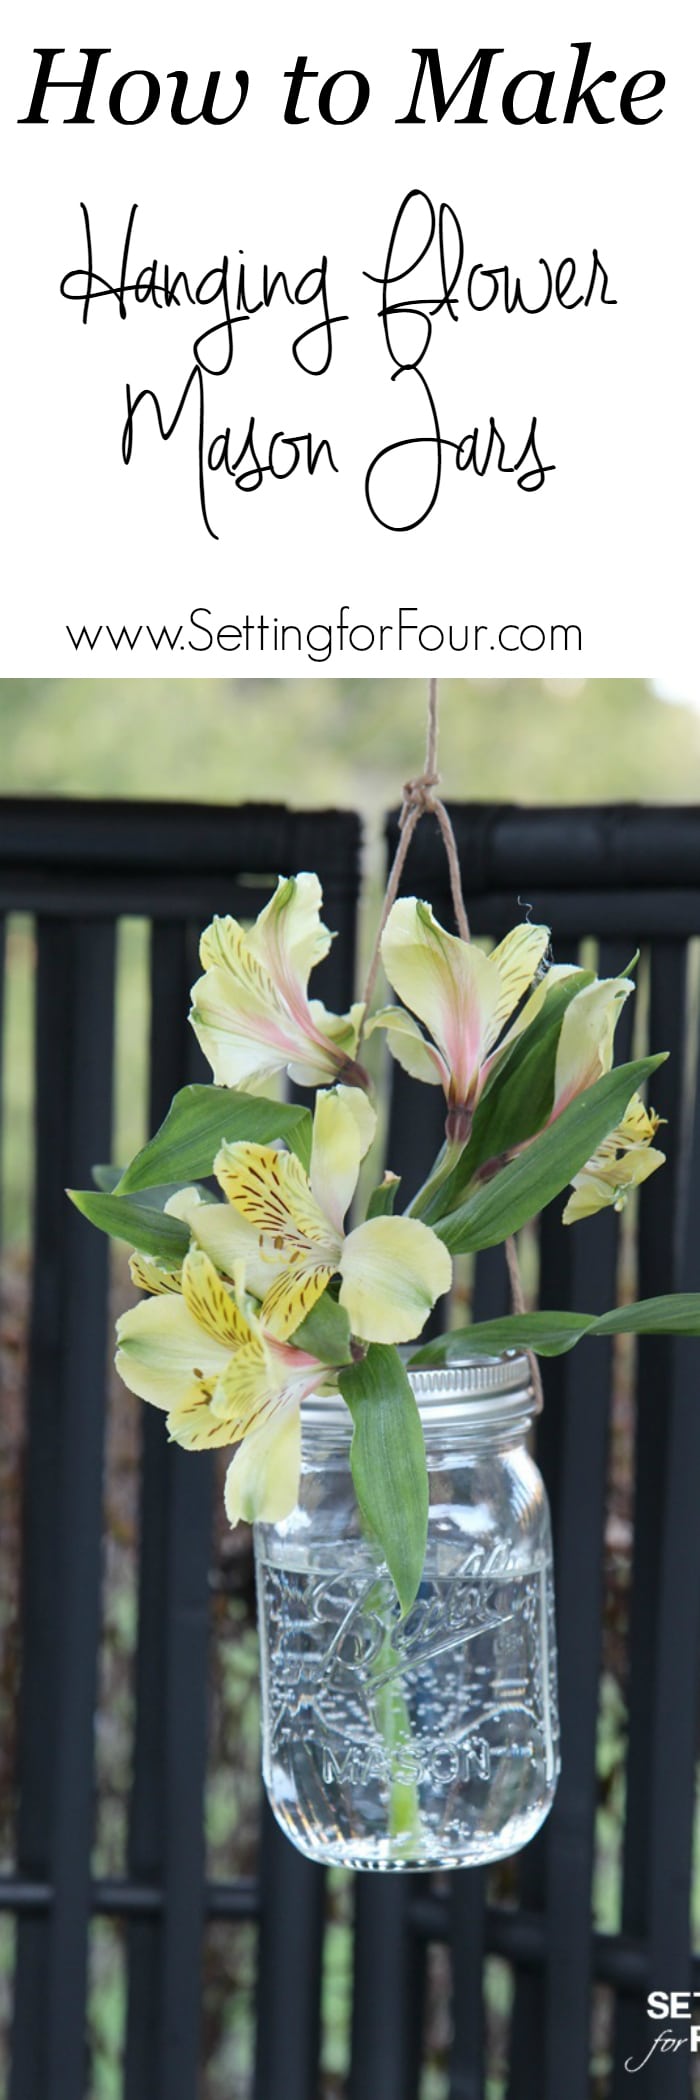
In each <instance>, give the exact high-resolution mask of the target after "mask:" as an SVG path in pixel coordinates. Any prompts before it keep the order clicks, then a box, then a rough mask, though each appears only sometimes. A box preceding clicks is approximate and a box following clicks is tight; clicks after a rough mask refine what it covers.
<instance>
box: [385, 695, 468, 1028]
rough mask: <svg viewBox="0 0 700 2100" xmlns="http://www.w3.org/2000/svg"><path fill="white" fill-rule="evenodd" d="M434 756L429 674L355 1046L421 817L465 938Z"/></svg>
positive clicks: (434, 699)
mask: <svg viewBox="0 0 700 2100" xmlns="http://www.w3.org/2000/svg"><path fill="white" fill-rule="evenodd" d="M437 758H438V682H437V678H431V679H430V681H429V684H428V722H427V733H426V743H425V764H424V767H423V771H422V773H419V774H418V776H417V778H416V779H415V780H407V781H406V782H405V785H404V789H403V797H402V802H401V814H400V817H399V843H398V846H397V848H396V852H395V854H394V859H393V861H392V865H391V869H390V872H389V879H388V882H387V886H386V891H385V895H384V903H383V905H382V909H381V914H380V919H379V925H378V927H377V933H376V938H375V942H374V947H373V949H372V954H371V957H370V963H369V969H368V971H367V980H366V983H365V989H364V993H363V1006H364V1013H363V1016H362V1027H361V1029H360V1035H359V1039H358V1047H359V1042H361V1041H362V1036H363V1033H364V1028H365V1023H366V1020H367V1016H368V1013H369V1008H370V1004H371V1000H372V996H373V993H374V987H375V985H376V982H377V975H378V971H379V963H380V959H381V950H382V935H383V933H384V928H385V926H386V923H387V919H388V917H389V913H390V911H391V910H392V908H393V906H394V904H395V903H396V899H397V897H398V894H399V888H400V885H401V877H402V875H403V871H404V867H405V865H406V860H407V858H408V849H409V846H410V844H411V840H412V838H413V834H414V832H415V831H417V829H418V825H419V824H420V820H421V817H425V816H434V817H436V818H437V821H438V824H439V827H440V833H441V836H442V841H443V845H444V848H445V854H446V857H447V866H448V869H449V876H450V891H451V895H452V907H453V910H454V915H455V921H456V924H457V927H458V929H459V933H460V936H461V938H462V940H463V941H468V940H469V920H468V917H467V909H466V905H465V902H464V894H463V891H462V877H461V873H460V866H459V854H458V852H457V841H456V838H455V835H454V831H453V828H452V824H451V822H450V818H449V816H448V813H447V810H446V808H445V804H444V802H443V801H442V799H441V797H440V795H439V794H438V793H437V790H438V788H439V786H440V774H439V772H438V763H437Z"/></svg>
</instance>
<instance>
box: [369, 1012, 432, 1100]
mask: <svg viewBox="0 0 700 2100" xmlns="http://www.w3.org/2000/svg"><path fill="white" fill-rule="evenodd" d="M375 1028H385V1029H386V1036H387V1042H388V1045H389V1049H390V1051H391V1055H392V1057H395V1058H396V1062H397V1065H401V1066H402V1067H403V1070H404V1072H409V1073H410V1076H411V1078H412V1079H422V1080H424V1081H425V1084H426V1085H427V1086H443V1087H444V1089H445V1093H447V1092H448V1091H449V1084H450V1074H449V1070H448V1067H447V1065H446V1064H445V1060H444V1057H441V1055H440V1051H439V1050H437V1049H436V1048H435V1045H434V1044H433V1043H428V1042H426V1038H425V1036H424V1034H423V1031H422V1029H421V1028H419V1026H418V1022H417V1021H414V1019H413V1015H412V1014H409V1013H407V1012H406V1008H405V1007H404V1006H384V1007H382V1008H381V1010H380V1012H379V1013H377V1014H373V1015H372V1019H371V1021H368V1023H367V1028H366V1031H365V1032H366V1034H367V1035H372V1033H373V1031H374V1029H375Z"/></svg>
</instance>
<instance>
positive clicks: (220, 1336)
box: [182, 1204, 251, 1349]
mask: <svg viewBox="0 0 700 2100" xmlns="http://www.w3.org/2000/svg"><path fill="white" fill-rule="evenodd" d="M202 1209H203V1210H209V1209H213V1205H209V1204H203V1205H202ZM182 1295H183V1298H184V1300H185V1304H186V1306H187V1308H188V1311H189V1312H191V1314H192V1317H193V1319H195V1320H197V1321H198V1323H199V1326H200V1327H202V1328H203V1329H204V1332H205V1334H208V1335H210V1336H211V1337H212V1339H213V1340H214V1341H218V1342H223V1344H224V1346H228V1347H229V1348H230V1349H234V1348H236V1347H239V1346H240V1344H241V1343H242V1342H248V1341H250V1334H251V1330H250V1327H249V1325H248V1321H247V1320H246V1319H245V1317H244V1315H243V1313H242V1312H240V1310H239V1307H238V1306H237V1304H236V1301H235V1298H232V1297H231V1293H230V1291H228V1290H227V1289H226V1285H225V1283H222V1282H221V1278H220V1276H218V1275H217V1272H216V1269H215V1268H214V1266H213V1263H212V1262H210V1260H209V1256H208V1254H205V1253H204V1251H203V1249H202V1248H201V1247H192V1248H191V1249H190V1252H189V1254H186V1255H185V1259H184V1262H183V1264H182Z"/></svg>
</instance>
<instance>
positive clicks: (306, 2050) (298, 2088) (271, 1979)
mask: <svg viewBox="0 0 700 2100" xmlns="http://www.w3.org/2000/svg"><path fill="white" fill-rule="evenodd" d="M260 1879H261V1896H262V1909H261V1918H260V1935H259V1943H258V1983H257V2046H256V2060H255V2083H254V2087H253V2093H254V2100H311V2096H312V2095H315V2094H316V2092H317V2091H318V2076H319V2071H318V2061H319V2038H320V2024H321V1962H322V1953H323V1928H324V1909H325V1876H324V1874H323V1871H322V1868H321V1867H317V1866H314V1865H313V1863H312V1861H311V1860H308V1859H303V1858H302V1856H301V1853H299V1852H297V1851H296V1850H295V1848H294V1846H293V1845H290V1843H289V1840H288V1838H286V1837H284V1835H283V1833H282V1831H281V1830H280V1829H279V1828H278V1826H277V1824H276V1823H275V1821H274V1817H273V1815H272V1813H271V1810H270V1809H269V1808H268V1806H267V1804H265V1807H264V1809H263V1824H262V1848H261V1863H260Z"/></svg>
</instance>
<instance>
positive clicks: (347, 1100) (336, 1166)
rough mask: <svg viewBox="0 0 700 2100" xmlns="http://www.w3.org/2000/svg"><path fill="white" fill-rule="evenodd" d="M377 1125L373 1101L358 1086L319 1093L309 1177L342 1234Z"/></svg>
mask: <svg viewBox="0 0 700 2100" xmlns="http://www.w3.org/2000/svg"><path fill="white" fill-rule="evenodd" d="M376 1128H377V1118H376V1115H375V1112H374V1109H373V1108H372V1105H371V1102H369V1101H368V1100H367V1095H366V1094H363V1093H361V1092H359V1091H358V1089H357V1087H351V1086H341V1087H337V1088H335V1089H334V1090H333V1091H332V1092H330V1093H321V1094H318V1095H317V1097H316V1108H315V1111H314V1132H313V1144H312V1148H311V1169H310V1174H309V1181H310V1186H311V1191H312V1194H313V1197H314V1200H315V1202H316V1203H317V1204H318V1207H319V1210H320V1211H322V1213H323V1215H324V1217H325V1218H329V1219H330V1222H331V1225H332V1226H333V1228H334V1231H335V1232H336V1233H337V1234H338V1235H340V1234H342V1230H343V1219H344V1217H345V1213H346V1210H347V1209H348V1208H349V1205H350V1204H351V1202H352V1199H353V1196H354V1194H355V1190H356V1188H357V1179H358V1175H359V1172H360V1162H361V1161H362V1160H363V1159H364V1156H365V1153H366V1152H367V1151H368V1150H369V1147H370V1145H371V1143H372V1139H373V1137H374V1133H375V1130H376Z"/></svg>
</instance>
